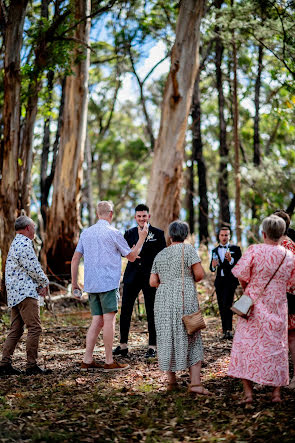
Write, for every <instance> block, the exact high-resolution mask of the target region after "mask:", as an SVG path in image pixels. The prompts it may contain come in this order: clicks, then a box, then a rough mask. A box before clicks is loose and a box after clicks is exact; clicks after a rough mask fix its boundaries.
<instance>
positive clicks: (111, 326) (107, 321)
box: [103, 312, 116, 365]
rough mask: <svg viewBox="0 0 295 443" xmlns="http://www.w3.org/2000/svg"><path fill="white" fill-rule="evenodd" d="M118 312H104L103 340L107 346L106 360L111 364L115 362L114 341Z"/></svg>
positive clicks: (105, 346)
mask: <svg viewBox="0 0 295 443" xmlns="http://www.w3.org/2000/svg"><path fill="white" fill-rule="evenodd" d="M115 322H116V313H115V312H108V313H107V314H103V342H104V348H105V362H106V363H107V364H108V365H109V364H111V363H113V361H114V360H113V352H112V348H113V341H114V335H115Z"/></svg>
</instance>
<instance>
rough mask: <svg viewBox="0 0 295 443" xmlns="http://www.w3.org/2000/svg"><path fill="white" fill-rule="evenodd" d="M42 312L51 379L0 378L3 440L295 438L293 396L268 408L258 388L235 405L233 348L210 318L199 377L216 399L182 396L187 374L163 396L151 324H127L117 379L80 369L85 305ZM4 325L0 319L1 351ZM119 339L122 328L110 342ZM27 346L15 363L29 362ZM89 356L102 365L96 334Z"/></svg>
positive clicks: (43, 353)
mask: <svg viewBox="0 0 295 443" xmlns="http://www.w3.org/2000/svg"><path fill="white" fill-rule="evenodd" d="M57 312H58V313H57V315H56V316H55V317H54V316H53V315H52V314H51V313H50V312H48V311H45V312H43V314H42V322H43V328H44V331H43V338H42V342H41V344H40V366H44V365H45V366H46V367H48V368H51V369H52V370H53V373H52V374H51V375H47V376H41V375H38V376H31V377H29V376H25V375H22V376H13V377H2V378H1V379H0V442H5V443H6V442H133V441H140V442H174V443H176V442H221V441H226V442H240V443H241V442H265V441H271V442H279V441H280V442H294V441H295V415H294V412H295V391H291V390H289V389H287V388H284V389H283V392H282V395H283V399H284V401H283V403H281V404H275V405H274V404H272V403H271V401H270V388H266V387H262V386H256V387H255V393H256V395H255V401H254V403H253V404H252V405H247V406H240V405H238V401H239V400H240V399H241V396H242V387H241V384H240V382H239V381H238V380H236V379H232V378H229V377H228V376H227V375H226V370H227V366H228V362H229V357H230V350H231V342H230V341H222V340H220V335H221V331H220V321H219V319H218V318H216V317H214V316H211V317H207V320H206V321H207V329H206V330H204V331H203V332H202V335H203V340H204V348H205V362H204V365H203V369H202V380H203V383H204V385H205V386H206V388H208V389H209V390H210V391H211V392H212V393H213V396H212V397H208V398H206V397H202V396H198V397H196V398H194V397H191V396H189V395H188V393H187V383H188V381H189V378H188V373H187V372H185V371H183V372H182V373H180V374H179V379H180V381H181V383H180V385H181V387H180V390H179V391H178V392H172V393H167V392H166V387H165V377H164V375H163V373H161V371H159V369H158V367H157V360H156V359H153V360H149V361H146V359H145V357H144V354H145V351H146V342H147V328H146V322H145V321H143V320H136V319H134V320H133V323H132V331H131V336H130V344H129V350H130V357H128V358H125V359H121V361H126V362H128V363H129V364H130V368H129V369H128V370H125V371H121V372H116V373H104V372H98V371H96V372H86V373H85V372H81V371H80V362H81V360H82V356H83V352H84V346H85V334H86V331H87V327H88V325H89V322H90V315H89V312H88V307H87V306H83V307H82V306H78V304H76V303H74V306H71V307H69V306H68V307H61V306H60V307H59V308H58V311H57ZM8 324H9V319H8V316H7V315H6V314H5V315H4V316H3V317H2V321H1V323H0V331H1V337H0V347H2V346H1V345H2V343H3V341H4V339H5V336H6V333H7V326H8ZM117 343H118V322H117V325H116V339H115V345H116V344H117ZM24 351H25V348H24V340H22V342H21V343H20V345H19V347H18V348H17V350H16V353H15V357H14V365H15V366H16V367H18V368H24V366H25V352H24ZM95 357H96V359H97V360H98V361H99V360H101V359H103V343H102V339H101V338H99V340H98V344H97V347H96V348H95Z"/></svg>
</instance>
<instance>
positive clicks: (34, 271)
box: [18, 243, 49, 287]
mask: <svg viewBox="0 0 295 443" xmlns="http://www.w3.org/2000/svg"><path fill="white" fill-rule="evenodd" d="M18 260H19V264H20V265H21V266H22V267H23V268H24V270H25V271H26V272H27V273H28V275H29V276H30V277H31V278H32V279H33V280H34V281H35V282H36V283H37V284H38V285H39V286H43V287H45V286H47V285H48V284H49V280H48V278H47V277H46V275H45V273H44V271H43V269H42V267H41V265H40V263H39V261H38V258H37V256H36V254H35V251H34V249H33V245H32V244H29V243H27V244H26V245H24V246H23V247H22V248H21V249H20V251H19V254H18Z"/></svg>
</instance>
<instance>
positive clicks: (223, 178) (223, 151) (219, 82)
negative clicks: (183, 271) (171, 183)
mask: <svg viewBox="0 0 295 443" xmlns="http://www.w3.org/2000/svg"><path fill="white" fill-rule="evenodd" d="M222 3H223V2H222V0H217V2H216V6H217V7H218V8H221V5H222ZM216 32H217V34H218V32H219V28H218V27H216ZM223 52H224V46H223V43H222V41H221V39H220V37H218V36H217V37H216V42H215V66H216V86H217V92H218V114H219V156H220V160H219V178H218V197H219V205H220V210H219V224H220V225H225V226H229V225H230V211H229V196H228V171H227V164H228V160H229V157H228V155H229V149H228V145H227V139H226V122H225V117H224V108H225V100H224V92H223V75H222V69H221V64H222V56H223Z"/></svg>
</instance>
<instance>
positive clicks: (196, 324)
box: [181, 245, 206, 335]
mask: <svg viewBox="0 0 295 443" xmlns="http://www.w3.org/2000/svg"><path fill="white" fill-rule="evenodd" d="M181 269H182V309H183V314H184V245H182V259H181ZM182 321H183V323H184V326H185V328H186V331H187V333H188V335H192V334H194V333H195V332H197V331H199V330H200V329H204V328H206V324H205V321H204V319H203V317H202V313H201V310H199V311H197V312H193V313H192V314H189V315H183V316H182Z"/></svg>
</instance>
